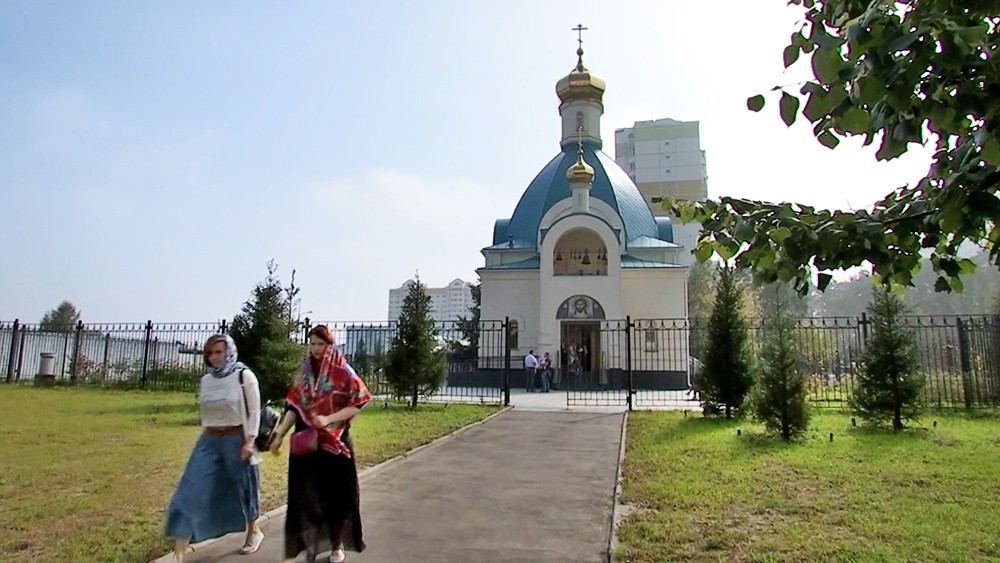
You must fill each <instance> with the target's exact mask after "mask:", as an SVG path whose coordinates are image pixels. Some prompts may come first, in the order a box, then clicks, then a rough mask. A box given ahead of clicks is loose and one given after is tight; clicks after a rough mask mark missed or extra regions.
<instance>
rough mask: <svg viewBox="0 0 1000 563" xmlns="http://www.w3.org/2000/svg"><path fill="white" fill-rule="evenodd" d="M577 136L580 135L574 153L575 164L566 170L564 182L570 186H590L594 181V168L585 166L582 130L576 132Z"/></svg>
mask: <svg viewBox="0 0 1000 563" xmlns="http://www.w3.org/2000/svg"><path fill="white" fill-rule="evenodd" d="M578 135H581V137H580V138H579V140H578V141H577V142H578V144H579V148H578V149H577V152H576V162H575V163H573V165H572V166H570V167H569V168H567V169H566V180H567V181H568V182H569V184H570V186H572V185H574V184H577V185H585V186H588V187H589V186H590V182H591V181H593V180H594V167H593V166H591V165H589V164H587V161H586V160H584V159H583V138H582V135H583V130H582V129H580V130H579V131H578Z"/></svg>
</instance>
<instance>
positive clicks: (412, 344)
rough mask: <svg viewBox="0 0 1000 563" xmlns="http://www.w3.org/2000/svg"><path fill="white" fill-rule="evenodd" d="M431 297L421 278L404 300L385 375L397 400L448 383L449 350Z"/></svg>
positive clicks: (413, 402)
mask: <svg viewBox="0 0 1000 563" xmlns="http://www.w3.org/2000/svg"><path fill="white" fill-rule="evenodd" d="M430 309H431V298H430V296H428V295H427V290H426V286H424V284H422V283H421V282H420V279H419V278H418V279H417V280H416V281H415V283H413V284H412V285H411V286H410V289H409V291H408V292H407V294H406V298H405V299H404V300H403V310H402V312H401V313H400V315H399V323H398V325H397V327H396V335H395V336H394V337H393V339H392V347H391V348H390V349H389V353H388V354H387V355H388V358H387V365H386V366H385V375H386V379H387V380H388V383H389V385H390V386H391V387H392V390H393V393H394V394H395V396H396V398H397V399H401V398H403V397H410V406H411V407H416V406H417V398H418V397H419V396H421V395H424V396H426V395H428V394H430V393H433V392H434V391H437V390H438V389H440V388H441V386H442V385H443V384H444V377H445V361H446V360H445V350H444V349H443V348H442V347H441V346H439V343H438V340H437V329H436V327H435V324H434V320H433V319H432V318H431V314H430V313H431V310H430Z"/></svg>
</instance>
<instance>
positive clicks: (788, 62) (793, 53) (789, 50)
mask: <svg viewBox="0 0 1000 563" xmlns="http://www.w3.org/2000/svg"><path fill="white" fill-rule="evenodd" d="M800 52H801V51H800V49H799V46H798V45H789V46H787V47H785V52H784V60H785V68H788V67H790V66H792V65H793V64H795V61H797V60H799V53H800Z"/></svg>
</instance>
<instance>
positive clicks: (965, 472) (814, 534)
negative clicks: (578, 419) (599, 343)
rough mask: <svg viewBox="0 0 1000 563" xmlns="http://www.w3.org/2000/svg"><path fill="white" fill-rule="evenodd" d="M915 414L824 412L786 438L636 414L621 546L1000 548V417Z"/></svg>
mask: <svg viewBox="0 0 1000 563" xmlns="http://www.w3.org/2000/svg"><path fill="white" fill-rule="evenodd" d="M934 421H937V423H938V425H937V427H936V428H935V427H933V423H934ZM859 424H860V421H859ZM921 424H922V425H923V426H924V427H923V428H914V429H912V430H907V431H905V432H903V433H901V434H898V435H893V434H892V432H891V431H886V430H875V429H862V428H852V426H851V418H850V415H847V414H842V413H836V414H834V413H821V414H817V415H816V416H815V417H814V419H813V421H812V424H811V427H812V428H811V430H810V432H809V434H808V436H807V437H806V438H805V439H804V440H803V441H802V442H800V443H797V444H790V445H785V444H782V443H780V442H776V441H773V440H771V439H765V438H762V437H761V436H759V434H758V433H759V432H760V430H759V428H758V427H757V426H756V425H754V424H751V423H747V422H735V421H731V422H726V421H716V420H707V419H704V418H702V417H701V416H700V415H690V416H689V418H687V419H685V418H684V417H683V415H682V414H681V413H663V412H657V413H650V412H641V413H633V414H630V415H629V425H628V440H627V445H626V448H627V449H626V458H625V472H624V475H625V481H624V485H623V499H622V500H623V502H625V503H627V504H629V505H632V507H633V511H632V512H631V513H630V514H629V515H628V517H627V519H626V521H625V523H624V524H623V526H622V527H621V529H620V531H619V537H620V541H621V544H620V546H619V549H618V553H617V554H618V558H619V560H620V561H643V562H657V563H659V562H662V561H760V562H764V561H921V562H925V561H926V562H930V561H998V560H1000V420H998V419H997V418H995V417H986V416H980V417H969V416H964V415H962V414H928V415H926V416H925V417H924V419H923V420H922V423H921ZM737 429H741V430H742V436H740V437H738V436H737V435H736V431H737ZM748 430H751V432H748ZM831 432H832V433H833V435H834V436H833V442H830V441H829V434H830V433H831Z"/></svg>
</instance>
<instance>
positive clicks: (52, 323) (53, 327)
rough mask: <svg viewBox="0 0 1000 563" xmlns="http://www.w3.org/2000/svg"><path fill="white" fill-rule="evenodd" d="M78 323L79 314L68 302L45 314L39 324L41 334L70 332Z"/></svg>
mask: <svg viewBox="0 0 1000 563" xmlns="http://www.w3.org/2000/svg"><path fill="white" fill-rule="evenodd" d="M79 321H80V312H79V311H77V309H76V306H75V305H73V304H72V303H70V302H69V301H63V302H62V303H60V304H59V306H58V307H56V308H55V309H52V310H51V311H49V312H47V313H45V315H44V316H43V317H42V320H41V322H40V323H39V327H38V328H39V330H41V331H43V332H72V331H73V330H74V329H76V323H77V322H79Z"/></svg>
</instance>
